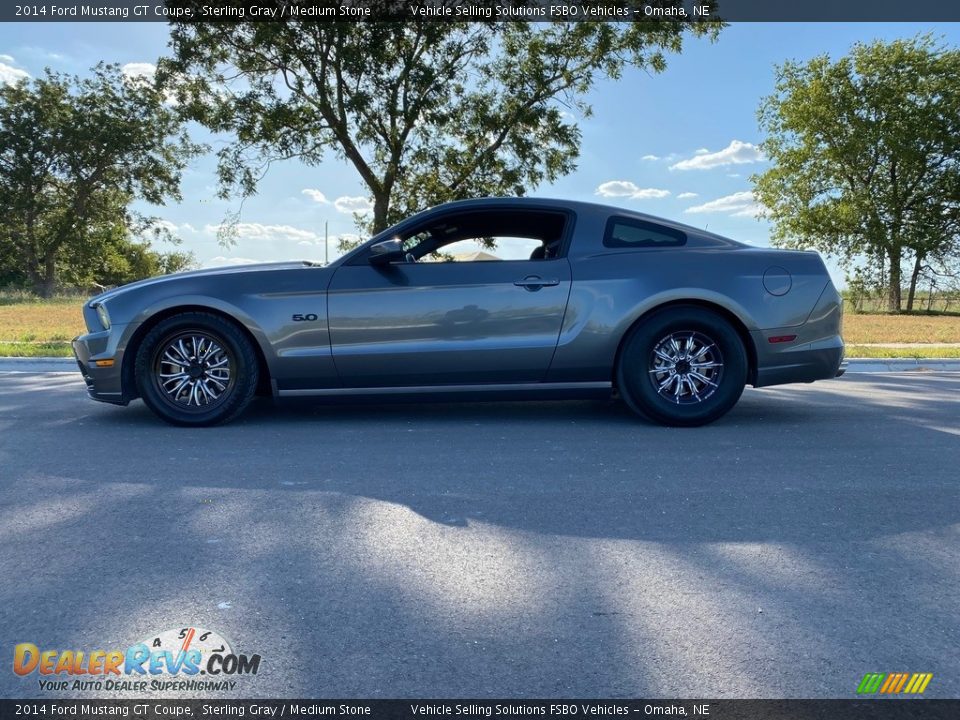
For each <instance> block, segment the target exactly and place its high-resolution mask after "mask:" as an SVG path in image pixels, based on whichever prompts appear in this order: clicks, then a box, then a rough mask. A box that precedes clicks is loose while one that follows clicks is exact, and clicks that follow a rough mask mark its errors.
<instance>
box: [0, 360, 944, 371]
mask: <svg viewBox="0 0 960 720" xmlns="http://www.w3.org/2000/svg"><path fill="white" fill-rule="evenodd" d="M78 371H79V369H78V368H77V362H76V361H75V360H74V359H73V358H59V357H37V358H19V357H0V372H22V373H57V372H78ZM847 372H848V373H896V372H960V358H889V359H888V358H849V359H848V360H847Z"/></svg>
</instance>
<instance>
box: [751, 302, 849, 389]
mask: <svg viewBox="0 0 960 720" xmlns="http://www.w3.org/2000/svg"><path fill="white" fill-rule="evenodd" d="M842 303H843V299H842V298H841V297H840V294H839V293H838V292H837V291H836V289H834V287H833V285H832V284H831V283H827V286H826V288H824V290H823V293H822V294H821V295H820V299H819V300H818V301H817V304H816V306H815V307H814V308H813V311H812V312H811V313H810V316H809V317H808V318H807V321H806V322H805V323H803V324H802V325H797V326H793V327H783V328H770V329H766V330H755V331H753V332H752V333H751V335H752V337H753V345H754V347H755V348H756V351H757V375H756V382H755V383H754V385H755V386H756V387H765V386H767V385H782V384H784V383H795V382H813V381H815V380H828V379H830V378H836V377H840V376H841V375H843V373H844V371H845V370H846V365H845V363H844V362H843V357H844V346H843V338H842V337H841V335H840V333H841V329H842V327H843V305H842ZM785 337H786V338H789V337H792V338H793V340H791V341H789V342H781V341H782V340H783V339H784V338H785Z"/></svg>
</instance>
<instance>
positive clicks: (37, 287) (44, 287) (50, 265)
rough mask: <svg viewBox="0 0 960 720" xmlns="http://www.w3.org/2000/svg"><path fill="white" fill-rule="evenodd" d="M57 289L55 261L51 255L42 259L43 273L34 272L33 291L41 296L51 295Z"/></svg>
mask: <svg viewBox="0 0 960 720" xmlns="http://www.w3.org/2000/svg"><path fill="white" fill-rule="evenodd" d="M56 290H57V263H56V258H55V257H54V256H53V255H48V256H47V257H45V258H44V259H43V273H42V274H41V273H36V274H35V276H34V280H33V291H34V292H35V293H36V294H37V295H39V296H40V297H42V298H50V297H53V294H54V293H55V292H56Z"/></svg>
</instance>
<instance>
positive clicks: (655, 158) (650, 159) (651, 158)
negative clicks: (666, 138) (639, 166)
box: [640, 155, 660, 162]
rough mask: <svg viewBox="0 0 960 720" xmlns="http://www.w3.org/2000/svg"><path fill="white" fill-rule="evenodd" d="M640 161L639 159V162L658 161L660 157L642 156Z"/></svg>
mask: <svg viewBox="0 0 960 720" xmlns="http://www.w3.org/2000/svg"><path fill="white" fill-rule="evenodd" d="M640 159H641V160H649V161H651V162H652V161H653V160H659V159H660V156H659V155H644V156H643V157H642V158H640Z"/></svg>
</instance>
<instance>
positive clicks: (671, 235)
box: [603, 217, 687, 248]
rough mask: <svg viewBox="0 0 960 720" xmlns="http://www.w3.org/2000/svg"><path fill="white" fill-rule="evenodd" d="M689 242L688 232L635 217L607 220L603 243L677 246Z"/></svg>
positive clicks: (612, 245)
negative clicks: (635, 218)
mask: <svg viewBox="0 0 960 720" xmlns="http://www.w3.org/2000/svg"><path fill="white" fill-rule="evenodd" d="M686 242H687V235H686V233H684V232H682V231H680V230H674V229H673V228H668V227H664V226H663V225H657V224H656V223H650V222H645V221H643V220H634V219H633V218H625V217H612V218H610V219H609V220H607V230H606V232H605V233H604V235H603V244H604V245H605V246H606V247H611V248H647V247H677V246H679V245H685V244H686Z"/></svg>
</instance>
